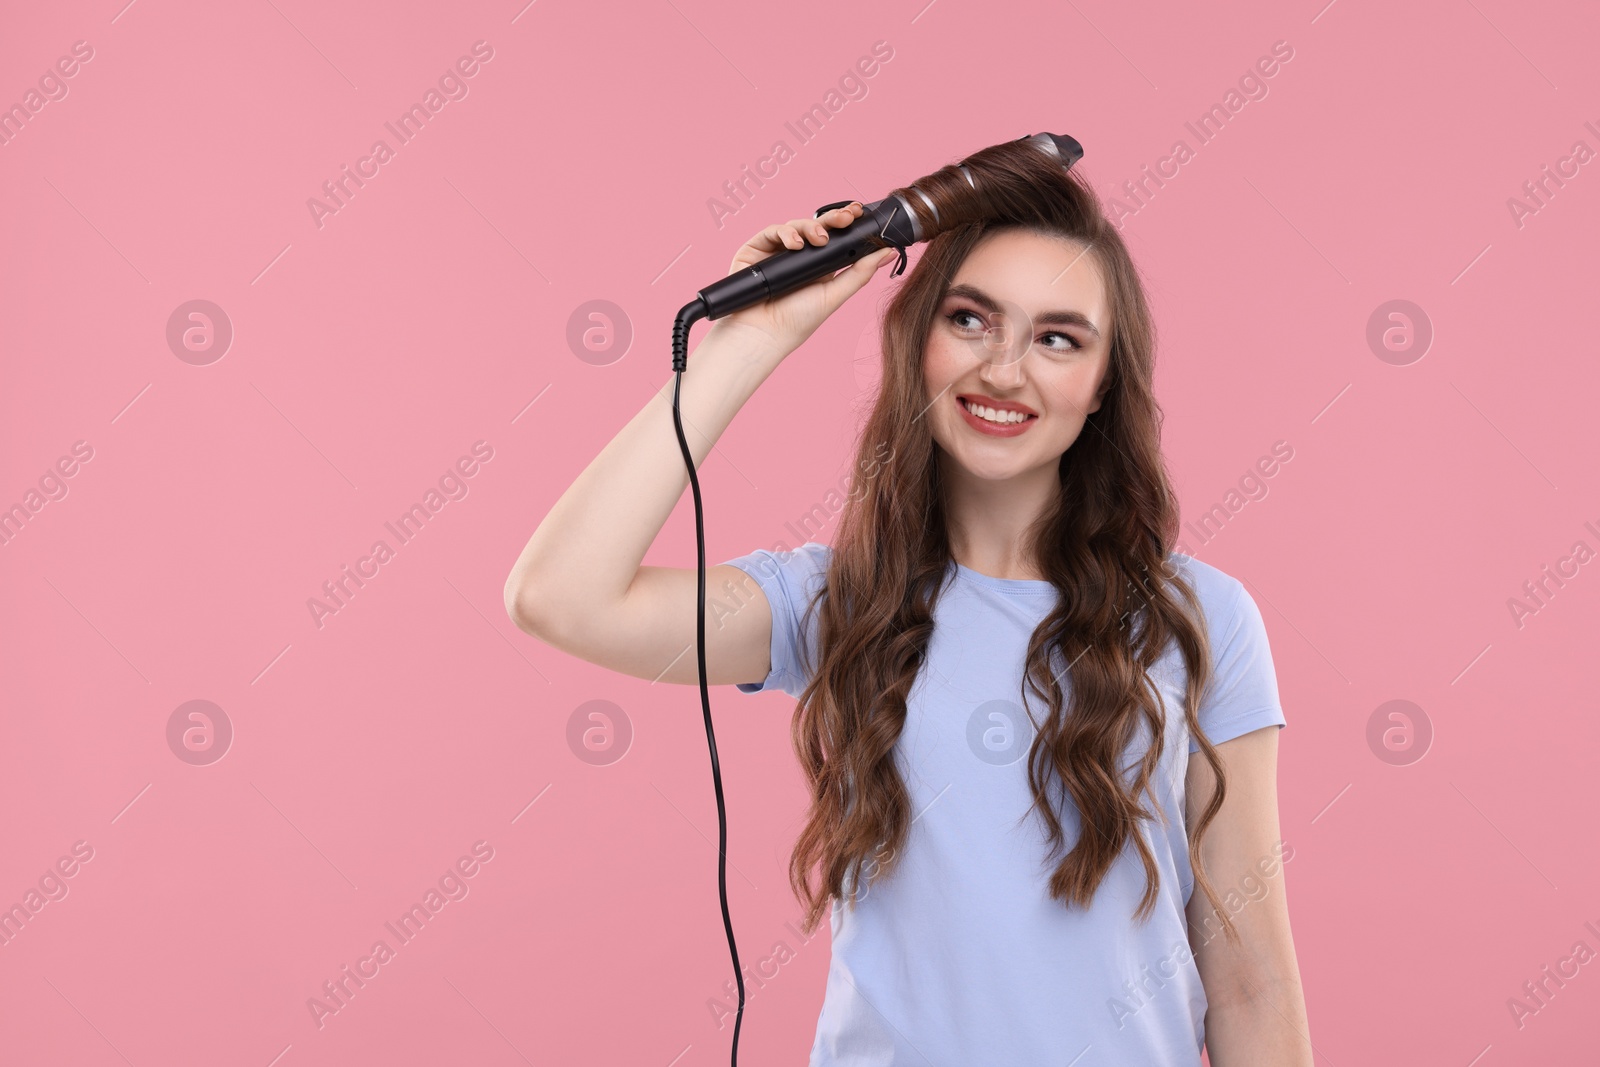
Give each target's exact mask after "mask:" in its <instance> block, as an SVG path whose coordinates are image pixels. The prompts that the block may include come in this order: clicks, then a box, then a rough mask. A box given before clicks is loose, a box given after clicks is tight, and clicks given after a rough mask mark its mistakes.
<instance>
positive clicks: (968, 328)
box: [946, 308, 1083, 352]
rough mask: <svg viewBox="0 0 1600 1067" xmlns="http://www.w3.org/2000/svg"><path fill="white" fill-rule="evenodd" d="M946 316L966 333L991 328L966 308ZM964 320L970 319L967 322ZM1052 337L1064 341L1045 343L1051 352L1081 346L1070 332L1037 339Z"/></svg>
mask: <svg viewBox="0 0 1600 1067" xmlns="http://www.w3.org/2000/svg"><path fill="white" fill-rule="evenodd" d="M946 318H948V319H949V320H950V323H951V324H952V325H953V326H955V327H956V329H958V330H962V331H965V332H968V333H984V332H986V331H988V330H989V329H991V327H990V326H989V324H988V323H987V322H985V321H984V319H983V316H981V315H979V314H977V313H976V312H973V311H968V310H967V309H966V308H957V309H956V310H954V311H952V312H951V313H950V314H949V315H947V316H946ZM966 320H971V321H970V322H968V321H966ZM994 329H999V330H1000V331H1001V332H1002V333H1004V332H1005V330H1004V327H994ZM1052 337H1055V338H1058V339H1059V340H1061V341H1065V342H1066V343H1065V344H1055V345H1052V344H1048V343H1046V344H1045V347H1046V348H1047V349H1049V350H1050V351H1052V352H1075V351H1077V350H1078V349H1080V348H1082V347H1083V346H1082V345H1080V344H1079V343H1078V342H1077V340H1076V339H1075V338H1073V337H1072V335H1071V334H1065V333H1058V332H1054V331H1052V332H1051V333H1047V334H1044V335H1042V336H1041V337H1040V338H1039V340H1040V341H1041V342H1047V341H1048V340H1049V339H1050V338H1052Z"/></svg>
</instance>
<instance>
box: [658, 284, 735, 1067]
mask: <svg viewBox="0 0 1600 1067" xmlns="http://www.w3.org/2000/svg"><path fill="white" fill-rule="evenodd" d="M705 314H706V305H705V301H703V300H701V299H700V298H699V297H695V299H694V300H692V301H690V302H689V303H687V304H685V305H684V306H683V308H682V310H680V311H679V312H678V317H677V319H676V320H675V321H674V322H673V324H672V371H673V374H672V428H673V429H674V430H676V431H677V433H678V447H679V448H680V449H682V450H683V465H684V467H686V468H687V469H688V471H689V488H690V489H692V490H693V491H694V539H695V547H696V549H697V550H698V561H699V562H698V565H699V569H700V582H699V594H698V598H697V600H696V603H695V628H694V639H695V654H696V657H697V658H698V660H699V663H700V710H701V711H702V712H703V713H704V715H705V720H706V747H707V748H709V749H710V750H711V784H712V786H713V788H715V790H716V793H717V896H718V897H719V898H720V899H721V901H722V928H723V929H724V930H726V931H727V933H728V954H729V955H730V956H732V957H733V978H734V981H735V982H737V983H738V985H739V1010H738V1012H737V1013H736V1014H735V1015H734V1018H733V1052H732V1056H731V1059H730V1060H729V1063H730V1064H731V1065H732V1067H738V1064H739V1026H740V1024H741V1023H743V1022H744V971H743V970H742V969H741V968H740V966H739V946H738V944H736V943H735V942H734V939H733V919H732V917H731V916H729V914H728V813H727V808H726V807H725V805H724V804H723V800H722V767H721V765H720V764H718V763H717V734H716V731H715V730H713V729H712V728H711V691H710V690H709V689H707V688H706V519H705V509H704V507H703V506H702V504H701V502H700V479H699V477H698V476H696V474H695V470H694V455H693V453H691V452H690V451H689V441H688V439H687V438H685V437H684V435H683V412H682V410H681V409H680V408H679V407H678V394H679V392H680V390H681V389H682V388H683V372H684V371H685V370H687V369H688V367H689V328H690V327H691V326H693V325H694V323H695V322H696V321H697V320H699V319H702V318H704V317H705Z"/></svg>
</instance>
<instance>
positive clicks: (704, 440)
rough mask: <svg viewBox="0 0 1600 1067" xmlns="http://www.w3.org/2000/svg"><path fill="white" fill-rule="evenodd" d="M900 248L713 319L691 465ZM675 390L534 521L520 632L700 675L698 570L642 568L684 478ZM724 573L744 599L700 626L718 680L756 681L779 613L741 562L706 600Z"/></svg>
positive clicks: (686, 425)
mask: <svg viewBox="0 0 1600 1067" xmlns="http://www.w3.org/2000/svg"><path fill="white" fill-rule="evenodd" d="M860 213H861V209H860V205H858V204H853V205H851V206H850V207H847V208H838V209H836V210H834V211H832V212H830V213H829V214H827V215H825V216H823V218H821V219H795V220H792V221H791V222H789V223H784V224H777V225H773V226H769V227H767V228H766V229H765V230H763V231H761V233H759V234H757V235H756V236H755V237H754V238H752V239H751V240H750V241H749V242H748V243H747V244H745V245H744V246H743V247H742V248H741V249H740V250H739V253H738V255H737V256H735V258H734V262H733V271H737V270H741V269H743V268H744V267H746V266H748V265H749V264H751V263H755V262H759V261H760V260H761V259H764V258H766V257H767V256H769V255H771V254H773V253H774V252H775V251H776V250H777V249H778V248H780V247H789V248H798V247H800V246H801V243H802V242H803V241H806V240H809V241H810V242H811V243H812V244H822V243H824V242H825V241H826V231H825V230H824V229H823V226H824V224H825V225H827V226H833V227H841V226H847V225H849V224H850V223H851V222H853V221H855V219H856V218H857V217H859V216H860ZM802 235H803V236H802ZM893 255H894V252H893V250H892V249H885V250H883V251H880V252H877V253H875V254H873V255H871V256H865V257H863V258H862V259H860V260H858V261H857V262H856V263H854V264H852V265H851V266H850V267H848V268H846V269H845V270H843V271H840V272H839V273H838V274H837V275H835V276H834V277H833V278H831V279H826V280H820V281H817V282H814V283H812V284H811V285H807V286H805V287H803V288H801V289H797V290H795V291H794V292H792V293H789V294H787V295H785V296H783V297H781V298H779V299H777V300H769V301H766V302H764V303H762V304H759V305H757V306H755V307H752V308H746V309H745V310H743V311H738V312H735V313H734V314H732V315H728V316H726V317H724V318H722V319H718V320H717V321H716V322H714V323H713V324H712V326H711V328H710V330H708V331H707V333H706V335H705V337H704V338H703V339H702V340H701V342H700V344H699V345H698V346H697V347H696V348H695V349H694V351H693V353H692V354H691V355H690V357H689V361H688V369H687V370H685V371H684V373H683V382H682V391H681V394H680V397H679V406H680V409H681V412H682V416H683V432H684V437H685V438H686V439H687V440H688V442H689V448H690V452H691V454H692V455H693V458H694V463H695V468H696V469H697V470H698V469H699V466H700V464H701V462H702V461H703V460H704V459H705V457H706V455H707V454H708V453H709V452H710V450H711V447H712V446H713V445H714V444H715V443H716V441H717V438H719V437H720V436H721V435H722V433H723V431H724V430H726V429H727V427H728V424H729V423H730V422H731V421H732V420H733V417H734V415H735V413H737V412H738V410H739V409H740V408H741V407H743V406H744V403H745V401H747V400H749V399H750V397H751V395H752V394H754V392H755V391H756V389H757V387H759V386H760V384H761V383H762V382H763V381H765V380H766V378H767V376H768V375H769V374H771V373H772V372H773V371H774V370H775V369H776V368H777V366H778V364H779V363H781V362H782V361H783V359H784V357H785V356H787V355H788V354H789V353H790V352H792V351H793V350H794V349H795V348H797V347H799V345H800V344H801V342H803V341H804V340H805V339H806V338H807V337H809V336H810V334H811V333H812V332H813V331H814V330H815V329H816V328H817V326H819V325H821V323H822V321H823V320H824V319H826V318H827V316H828V315H830V314H832V312H833V311H834V310H835V309H836V308H838V306H839V305H840V304H842V303H843V302H844V301H845V300H846V299H847V298H848V297H849V296H850V295H851V294H853V293H854V292H856V291H857V290H859V289H860V288H861V286H863V285H865V284H866V282H867V280H868V279H870V278H871V277H872V274H873V272H874V271H876V270H877V268H878V267H879V266H881V265H882V264H883V263H885V262H887V261H888V259H889V258H890V257H892V256H893ZM733 271H730V273H732V272H733ZM665 362H666V361H665V359H663V363H664V364H665ZM672 385H673V383H672V381H671V379H670V378H669V379H668V380H667V381H666V383H665V385H664V386H663V387H662V388H661V389H659V390H657V393H656V395H655V396H654V397H652V398H651V400H650V401H649V402H648V403H646V404H645V406H644V408H643V410H641V411H640V412H639V413H638V414H637V415H635V416H634V417H633V419H632V420H631V421H630V422H629V423H628V424H627V425H626V426H624V427H623V428H622V430H621V431H620V432H619V433H618V434H617V436H616V437H615V438H613V439H612V440H611V442H610V443H609V444H607V445H606V447H605V448H604V449H602V450H601V452H600V454H599V455H598V456H596V457H595V459H594V461H593V462H591V463H590V464H589V466H588V467H587V468H586V469H585V470H584V471H583V473H582V474H580V475H579V476H578V478H577V479H576V480H575V481H574V482H573V483H572V485H571V486H570V487H568V489H567V491H566V492H565V493H563V494H562V495H561V498H560V499H559V500H557V501H556V503H555V505H554V506H553V507H552V508H551V509H550V511H549V513H548V514H547V515H546V516H545V517H544V519H543V521H541V522H540V523H539V527H538V529H536V530H535V531H534V533H533V536H532V537H531V538H529V540H528V543H527V545H526V547H524V548H523V550H522V554H521V555H520V556H519V557H518V558H517V562H516V564H515V566H513V567H512V569H511V573H510V575H509V576H508V577H507V579H506V586H505V603H506V611H507V613H508V614H509V615H510V616H511V618H512V620H513V621H514V622H515V623H516V624H517V626H518V628H520V629H521V630H523V631H524V632H526V633H529V634H531V635H533V636H535V637H537V638H539V639H540V640H541V641H544V642H545V643H546V644H549V645H551V646H553V647H556V648H559V649H562V650H563V651H565V652H569V653H571V654H572V655H575V656H578V657H579V658H581V659H585V660H588V661H589V662H591V663H595V664H597V665H599V666H602V667H606V668H608V669H610V670H614V671H619V672H621V673H623V674H628V675H632V676H633V677H636V678H648V679H651V680H663V681H669V682H678V683H682V684H696V683H697V680H698V664H697V657H696V656H695V653H694V641H695V604H696V597H697V591H696V581H697V572H696V569H695V568H694V567H688V568H679V567H643V566H641V565H640V564H641V561H642V560H643V559H644V555H645V552H646V551H648V549H649V547H650V545H651V543H652V542H654V541H655V538H656V535H657V534H658V533H660V532H661V527H662V526H663V525H664V524H665V523H666V521H667V516H668V515H670V514H671V512H672V509H673V507H674V505H676V503H677V501H678V499H679V498H680V497H681V496H682V495H683V491H684V489H685V488H686V487H687V486H688V484H689V476H688V472H687V471H686V470H685V469H684V466H683V454H682V451H681V450H680V449H679V447H678V440H677V433H676V431H675V429H674V427H673V421H672ZM729 580H732V581H733V582H734V583H735V585H736V586H737V587H738V588H739V589H740V590H742V593H741V597H740V599H741V600H742V601H744V602H745V606H744V607H743V608H741V609H740V610H737V611H735V612H733V613H732V614H730V615H726V616H723V617H722V618H721V620H720V625H718V626H716V627H713V626H711V625H709V624H708V626H707V628H706V671H707V678H706V681H707V683H708V684H712V685H728V684H733V683H735V682H759V681H761V680H762V679H764V678H765V677H766V676H767V673H768V671H769V670H770V663H769V660H770V650H771V635H772V629H771V626H772V620H771V609H770V607H769V606H768V605H767V603H766V598H765V596H763V595H762V593H761V592H760V590H759V587H758V586H757V585H756V583H755V582H754V581H752V580H750V578H749V577H748V576H747V575H746V574H745V573H744V572H743V571H741V570H739V569H738V568H737V567H732V566H714V567H709V568H708V569H707V572H706V589H707V597H708V598H709V597H710V596H711V595H713V592H714V591H718V590H721V589H723V588H725V585H724V583H725V582H727V581H729ZM745 594H748V595H745ZM708 622H709V620H708Z"/></svg>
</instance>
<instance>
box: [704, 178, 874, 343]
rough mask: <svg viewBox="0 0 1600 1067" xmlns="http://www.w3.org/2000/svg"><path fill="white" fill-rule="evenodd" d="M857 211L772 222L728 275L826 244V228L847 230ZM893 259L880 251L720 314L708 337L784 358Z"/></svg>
mask: <svg viewBox="0 0 1600 1067" xmlns="http://www.w3.org/2000/svg"><path fill="white" fill-rule="evenodd" d="M861 212H862V205H861V202H860V201H854V202H852V203H851V204H849V205H848V206H846V207H841V208H834V209H833V210H832V211H828V212H824V213H823V215H822V217H820V218H815V219H790V220H789V221H788V222H782V223H774V224H773V225H771V226H768V227H767V228H766V229H764V230H762V231H761V232H760V233H758V234H756V235H755V236H754V237H752V238H750V240H749V241H748V242H746V243H745V244H744V246H743V247H741V248H740V249H739V251H738V252H736V253H735V254H734V257H733V265H732V266H731V267H729V268H728V273H729V274H737V273H738V272H739V271H741V270H744V269H745V268H746V267H749V266H751V265H753V264H756V263H759V262H761V261H762V260H763V259H766V258H767V257H769V256H771V255H774V254H775V253H777V251H778V250H779V249H782V248H790V249H794V248H802V247H804V246H805V244H806V243H807V242H809V243H811V244H814V245H820V244H826V243H827V241H828V228H829V227H831V228H833V229H842V228H843V227H846V226H849V225H850V224H851V223H853V222H855V221H856V219H858V218H860V217H861ZM896 255H897V253H896V251H895V250H894V249H893V248H884V249H879V250H878V251H877V252H874V253H872V254H870V255H866V256H862V257H861V258H860V259H858V260H856V261H855V262H854V263H852V264H850V266H848V267H846V268H845V269H844V270H841V271H839V272H838V273H837V274H835V275H833V276H832V277H831V278H818V279H817V280H816V281H814V282H811V283H810V284H809V285H803V286H801V287H800V288H798V289H795V290H793V291H791V292H788V293H785V294H784V295H782V296H780V297H778V298H777V299H775V300H763V301H762V302H761V303H759V304H752V305H751V306H750V307H747V308H744V309H742V310H740V311H735V312H733V313H732V314H730V315H724V316H723V317H722V318H720V319H717V320H716V321H715V322H713V323H712V324H711V330H710V332H709V333H707V335H706V336H707V338H710V337H711V336H713V335H716V336H718V337H728V338H730V339H732V343H733V344H735V345H737V346H740V347H744V348H748V347H749V346H751V345H755V346H756V347H757V348H758V349H759V350H760V351H761V352H763V353H766V354H768V355H771V356H772V357H774V358H776V359H782V358H783V357H785V356H787V355H788V354H789V353H790V352H793V351H794V350H795V349H797V348H799V347H800V345H801V344H802V343H804V342H805V339H806V338H808V337H810V336H811V334H812V333H813V332H815V330H816V328H817V327H818V326H821V325H822V323H823V321H824V320H825V319H826V318H827V317H828V316H829V315H832V314H833V313H834V312H835V311H837V310H838V309H839V306H840V305H841V304H843V303H844V302H845V301H846V300H848V299H849V298H850V297H851V296H853V295H854V294H855V293H856V291H857V290H859V289H860V288H861V287H862V286H863V285H866V284H867V282H868V281H869V280H870V279H871V278H872V275H873V274H874V273H875V272H876V271H877V269H878V268H879V267H881V266H883V264H885V263H887V262H889V260H891V259H893V258H895V256H896Z"/></svg>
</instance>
